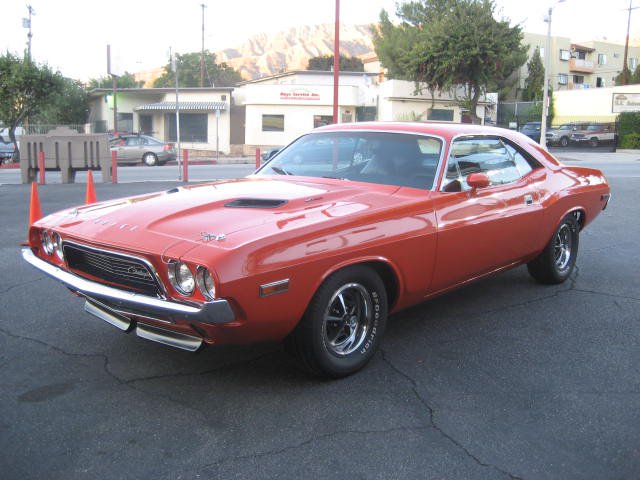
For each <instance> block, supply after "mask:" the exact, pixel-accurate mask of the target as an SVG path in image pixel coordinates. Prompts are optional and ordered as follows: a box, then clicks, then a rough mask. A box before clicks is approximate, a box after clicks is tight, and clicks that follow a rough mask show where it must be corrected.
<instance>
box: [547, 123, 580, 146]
mask: <svg viewBox="0 0 640 480" xmlns="http://www.w3.org/2000/svg"><path fill="white" fill-rule="evenodd" d="M586 126H587V124H586V123H564V124H562V125H560V126H559V127H558V128H550V129H549V130H547V145H558V146H560V147H566V146H567V145H569V142H570V141H571V135H572V134H573V133H574V132H576V131H577V130H582V129H584V128H586Z"/></svg>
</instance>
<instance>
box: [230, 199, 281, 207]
mask: <svg viewBox="0 0 640 480" xmlns="http://www.w3.org/2000/svg"><path fill="white" fill-rule="evenodd" d="M285 203H287V200H278V199H269V198H239V199H237V200H233V201H232V202H229V203H226V204H225V207H230V208H278V207H280V206H282V205H284V204H285Z"/></svg>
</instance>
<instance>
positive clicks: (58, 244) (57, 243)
mask: <svg viewBox="0 0 640 480" xmlns="http://www.w3.org/2000/svg"><path fill="white" fill-rule="evenodd" d="M51 238H52V240H53V250H54V251H55V252H56V256H57V257H58V258H59V259H60V260H62V261H64V252H63V251H62V238H60V235H59V234H58V233H56V232H54V233H53V235H51Z"/></svg>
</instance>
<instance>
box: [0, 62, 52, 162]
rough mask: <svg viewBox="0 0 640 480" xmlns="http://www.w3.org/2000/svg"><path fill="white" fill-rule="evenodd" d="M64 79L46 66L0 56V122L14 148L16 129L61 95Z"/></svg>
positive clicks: (17, 152) (17, 153)
mask: <svg viewBox="0 0 640 480" xmlns="http://www.w3.org/2000/svg"><path fill="white" fill-rule="evenodd" d="M63 86H64V79H63V77H62V75H60V73H59V72H53V71H52V70H51V69H50V68H49V67H48V66H46V65H38V64H36V63H35V62H33V61H31V60H29V59H28V58H24V59H22V58H19V57H17V56H15V55H13V54H11V53H9V52H6V53H5V54H4V55H2V56H1V57H0V121H2V123H4V125H6V126H7V127H8V128H9V138H10V139H11V141H12V142H13V143H14V145H15V146H16V155H17V156H18V160H19V155H20V153H19V151H18V143H17V142H16V135H15V131H16V127H17V126H18V125H20V124H21V123H22V122H23V121H24V119H25V118H26V117H27V116H32V115H35V114H37V113H38V111H39V110H40V109H42V108H44V107H46V106H47V105H49V103H50V102H51V101H52V100H53V99H54V98H56V96H57V95H60V94H61V92H62V91H63V90H64V87H63Z"/></svg>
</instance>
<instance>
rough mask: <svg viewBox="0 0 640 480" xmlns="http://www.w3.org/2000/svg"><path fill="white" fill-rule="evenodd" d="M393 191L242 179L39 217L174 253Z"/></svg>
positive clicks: (96, 237) (292, 223) (85, 233)
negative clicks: (169, 250)
mask: <svg viewBox="0 0 640 480" xmlns="http://www.w3.org/2000/svg"><path fill="white" fill-rule="evenodd" d="M398 189H399V187H395V186H386V185H376V186H372V185H371V184H364V183H356V182H348V181H343V180H334V179H326V180H325V179H307V178H303V177H287V179H283V180H280V179H274V178H262V177H260V178H259V177H247V178H245V179H239V180H230V181H222V182H216V183H210V184H201V185H194V186H184V187H177V188H174V189H172V190H168V191H166V192H159V193H153V194H149V195H142V196H136V197H130V198H126V199H119V200H114V201H109V202H102V203H98V204H92V205H86V206H82V207H78V208H76V209H73V210H66V211H63V212H59V213H57V214H54V215H52V216H50V217H47V218H45V219H43V220H41V222H39V223H41V224H42V225H46V226H50V227H54V226H55V227H57V228H58V229H59V230H60V231H61V232H64V233H66V234H67V235H69V236H71V237H73V238H77V239H79V240H86V241H91V242H95V243H98V244H102V245H111V246H117V247H124V248H131V249H134V250H137V251H148V252H150V253H151V252H156V253H157V252H158V250H160V251H161V252H165V253H166V252H167V249H171V250H175V251H172V254H173V255H176V254H178V255H179V254H182V253H184V252H186V251H187V250H188V249H189V247H190V246H191V247H192V246H195V245H196V244H202V243H208V242H211V241H216V240H217V242H216V243H218V244H219V245H220V246H221V247H222V248H233V247H235V246H238V245H241V244H245V243H248V242H251V241H252V240H255V239H258V238H263V237H266V236H269V235H271V234H273V233H277V232H282V231H286V230H291V229H296V228H303V227H310V226H311V227H313V226H315V225H318V224H320V223H325V222H329V221H331V220H335V219H339V218H343V217H345V216H352V215H354V214H356V213H359V212H364V211H367V210H375V209H378V208H381V207H384V206H388V205H389V203H390V202H389V197H390V196H391V195H393V193H394V192H396V191H397V190H398ZM222 240H224V241H222Z"/></svg>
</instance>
